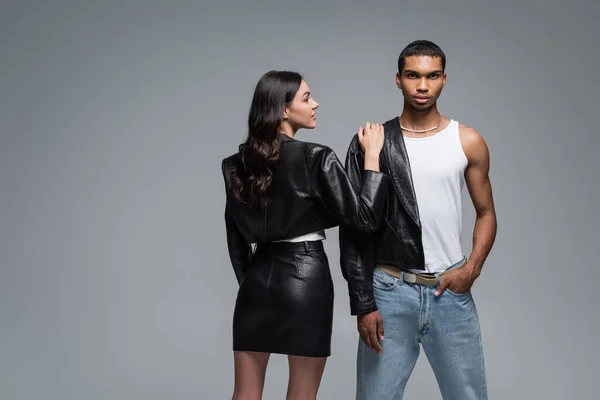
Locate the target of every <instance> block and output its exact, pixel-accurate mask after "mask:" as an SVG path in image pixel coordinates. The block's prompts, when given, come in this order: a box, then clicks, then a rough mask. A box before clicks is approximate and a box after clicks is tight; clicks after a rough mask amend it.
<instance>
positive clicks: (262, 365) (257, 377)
mask: <svg viewBox="0 0 600 400" xmlns="http://www.w3.org/2000/svg"><path fill="white" fill-rule="evenodd" d="M270 355H271V354H270V353H259V352H254V351H234V352H233V360H234V365H235V387H234V389H233V400H260V399H261V398H262V392H263V387H264V385H265V372H266V370H267V363H268V362H269V356H270Z"/></svg>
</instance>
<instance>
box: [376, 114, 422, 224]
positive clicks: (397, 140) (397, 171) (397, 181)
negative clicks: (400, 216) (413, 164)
mask: <svg viewBox="0 0 600 400" xmlns="http://www.w3.org/2000/svg"><path fill="white" fill-rule="evenodd" d="M384 132H385V147H384V151H383V153H384V155H385V157H386V161H387V165H388V175H389V176H390V178H391V179H392V183H393V187H394V191H395V192H396V195H397V196H398V198H399V199H400V202H401V203H402V205H404V208H405V209H406V212H407V213H408V215H410V217H411V219H412V220H413V221H414V222H415V224H417V226H418V227H419V228H420V227H421V222H420V220H419V207H418V205H417V197H416V195H415V188H414V185H413V179H412V173H411V169H410V162H409V159H408V152H407V151H406V145H405V144H404V136H403V135H402V130H401V129H400V119H399V117H396V118H394V119H391V120H389V121H387V122H386V123H385V124H384Z"/></svg>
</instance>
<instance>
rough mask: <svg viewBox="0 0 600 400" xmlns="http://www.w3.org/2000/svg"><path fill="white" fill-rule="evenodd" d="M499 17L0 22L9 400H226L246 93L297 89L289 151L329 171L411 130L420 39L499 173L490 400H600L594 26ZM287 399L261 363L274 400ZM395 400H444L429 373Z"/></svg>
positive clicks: (536, 15) (468, 5)
mask: <svg viewBox="0 0 600 400" xmlns="http://www.w3.org/2000/svg"><path fill="white" fill-rule="evenodd" d="M249 3H253V4H252V5H250V4H249ZM450 3H452V4H450ZM489 3H491V2H489ZM497 3H501V4H493V5H492V4H484V3H483V2H458V1H455V2H448V1H444V2H441V1H440V2H432V1H419V2H402V4H401V2H399V1H369V2H350V1H329V2H319V1H313V0H305V1H296V2H288V3H283V2H281V1H269V2H268V1H263V2H260V3H259V2H243V1H236V2H233V1H224V0H222V1H219V2H210V3H207V2H202V3H200V2H192V1H186V2H183V1H166V0H165V1H162V2H158V1H143V2H142V1H138V2H133V1H130V2H127V4H124V2H117V1H112V0H111V1H109V0H104V1H93V2H91V1H87V2H83V1H38V2H31V1H8V2H7V1H4V2H2V4H1V6H0V52H1V57H0V321H1V324H0V398H1V399H3V400H4V399H6V400H13V399H14V400H17V399H18V400H26V399H27V400H29V399H61V400H66V399H144V400H152V399H166V398H177V399H226V398H230V396H231V390H232V383H233V357H232V352H231V350H230V342H231V331H230V330H231V316H232V309H233V305H234V300H235V294H236V287H237V285H236V283H235V279H234V276H233V272H232V270H231V266H230V264H229V261H228V257H227V252H226V248H225V234H224V224H223V207H224V193H223V181H222V177H221V174H220V160H221V159H222V158H223V157H225V156H226V155H228V154H230V153H232V152H233V151H234V150H235V148H236V146H237V144H238V143H240V142H241V141H242V140H243V139H244V136H245V133H246V132H245V130H246V117H247V112H248V108H249V105H250V100H251V95H252V91H253V89H254V85H255V84H256V82H257V80H258V78H259V77H260V75H261V74H262V73H264V72H266V71H267V70H269V69H294V70H298V71H300V72H302V73H303V74H304V75H305V77H306V80H307V82H308V83H309V85H310V86H311V89H312V91H313V94H314V97H315V99H316V100H317V101H319V102H320V103H321V108H320V109H319V112H318V127H317V129H316V130H314V131H301V132H300V133H299V135H298V138H299V139H301V140H310V141H319V142H322V143H325V144H327V145H329V146H331V147H332V148H333V149H334V150H336V152H337V153H338V155H339V156H340V158H342V159H343V158H344V156H345V151H346V146H347V144H348V143H349V141H350V139H351V136H352V134H353V133H354V132H355V129H356V127H358V125H359V124H362V123H364V121H365V120H370V121H380V122H384V121H385V120H387V119H390V118H392V117H394V116H396V115H398V114H399V112H400V111H401V106H402V99H401V94H400V92H399V91H398V90H397V89H396V87H395V83H394V73H395V69H396V60H397V56H398V53H399V52H400V50H401V49H402V48H403V47H404V46H405V45H406V44H408V43H409V42H410V41H412V40H414V39H430V40H433V41H435V42H437V43H438V44H439V45H440V46H441V47H442V48H443V49H444V51H445V52H446V54H447V56H448V68H447V72H448V84H447V86H446V88H445V92H444V93H443V95H442V98H441V101H440V109H441V111H442V112H443V113H444V114H445V115H447V116H449V117H452V118H454V119H457V120H459V121H460V122H462V123H465V124H467V125H470V126H472V127H474V128H475V129H477V130H478V131H479V132H480V133H481V134H482V135H483V136H484V137H485V139H486V140H487V143H488V145H489V148H490V151H491V154H492V170H491V178H492V183H493V188H494V195H495V200H496V206H497V213H498V219H499V231H498V236H497V241H496V245H495V247H494V250H493V251H492V253H491V255H490V257H489V259H488V262H487V264H486V265H485V268H484V272H483V274H482V276H481V278H480V279H479V280H478V281H477V283H476V285H475V288H474V295H475V298H476V300H477V304H478V309H479V313H480V319H481V324H482V331H483V338H484V346H485V356H486V367H487V372H488V384H489V393H490V398H492V399H547V400H550V399H570V398H582V399H591V398H596V397H597V385H596V381H595V380H597V379H598V377H599V376H598V367H597V365H596V364H595V361H596V360H597V359H598V357H599V356H600V354H599V352H598V346H597V338H598V336H599V335H600V329H599V321H598V319H599V317H598V315H599V312H598V311H597V304H596V297H597V296H595V293H596V291H597V290H598V289H597V288H598V282H599V281H600V273H599V272H598V271H599V269H598V266H597V260H596V257H594V256H595V255H596V254H597V248H598V247H597V246H598V241H597V237H596V236H595V234H596V231H597V229H598V225H599V222H600V221H599V218H598V212H597V210H596V208H597V204H598V200H600V199H599V196H598V177H597V173H598V170H599V168H598V167H599V166H598V161H597V159H596V156H597V152H598V150H599V146H598V134H597V121H598V110H599V104H598V100H597V97H596V96H597V92H598V69H599V67H600V63H599V57H598V39H599V38H600V35H599V29H598V22H597V20H598V17H599V16H600V7H599V6H598V3H597V2H596V5H593V2H592V1H588V2H584V1H569V2H568V3H570V5H567V1H566V0H564V1H542V0H540V1H520V2H517V1H513V2H497ZM464 199H465V203H464V209H465V224H464V233H463V243H464V246H465V251H466V252H467V253H468V251H469V250H470V246H471V245H470V241H471V233H472V223H473V221H474V213H473V210H472V207H471V204H470V202H469V201H468V197H467V195H466V192H465V197H464ZM327 234H328V240H327V241H326V248H327V251H328V253H329V256H330V260H331V261H332V270H333V275H334V279H335V288H336V293H337V296H336V303H335V306H336V314H335V321H334V338H333V356H332V357H331V358H330V360H329V361H328V365H327V368H326V370H325V375H324V378H323V382H322V386H321V390H320V398H322V399H351V398H353V393H354V382H355V377H354V362H355V349H356V343H357V333H356V321H355V319H354V318H353V317H351V316H350V315H349V307H348V300H347V294H346V286H345V282H344V281H343V279H342V278H341V274H340V272H339V266H338V262H337V260H338V255H339V253H338V248H337V229H332V230H329V231H328V232H327ZM390 373H393V371H390ZM286 380H287V360H286V358H285V357H283V356H273V357H272V359H271V363H270V364H269V368H268V373H267V382H266V388H265V396H264V398H265V399H281V398H283V397H284V393H285V386H286ZM405 397H406V398H408V399H439V398H440V396H439V394H438V389H437V385H436V383H435V380H434V376H433V373H432V372H431V369H430V368H429V365H428V364H427V361H426V359H425V357H424V356H423V355H422V357H421V359H420V360H419V362H418V365H417V368H416V369H415V372H414V374H413V376H412V378H411V380H410V381H409V383H408V388H407V395H406V396H405Z"/></svg>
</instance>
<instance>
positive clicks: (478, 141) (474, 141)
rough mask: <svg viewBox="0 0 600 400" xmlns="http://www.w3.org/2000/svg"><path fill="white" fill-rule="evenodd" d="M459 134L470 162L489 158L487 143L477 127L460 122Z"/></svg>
mask: <svg viewBox="0 0 600 400" xmlns="http://www.w3.org/2000/svg"><path fill="white" fill-rule="evenodd" d="M458 136H459V138H460V144H461V146H462V148H463V151H464V152H465V155H466V157H467V159H468V160H469V162H475V161H477V160H487V159H488V158H489V150H488V147H487V143H486V142H485V140H484V139H483V136H482V135H481V134H480V133H479V132H478V131H477V130H476V129H475V128H472V127H470V126H467V125H464V124H458Z"/></svg>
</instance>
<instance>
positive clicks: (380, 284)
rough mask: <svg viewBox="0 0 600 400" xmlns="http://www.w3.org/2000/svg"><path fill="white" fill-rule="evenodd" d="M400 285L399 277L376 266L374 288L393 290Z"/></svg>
mask: <svg viewBox="0 0 600 400" xmlns="http://www.w3.org/2000/svg"><path fill="white" fill-rule="evenodd" d="M397 285H398V278H396V277H394V276H392V275H390V274H388V273H385V272H383V271H382V270H380V269H378V268H375V270H374V271H373V288H375V289H378V290H386V291H388V290H392V289H394V288H395V287H396V286H397Z"/></svg>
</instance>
